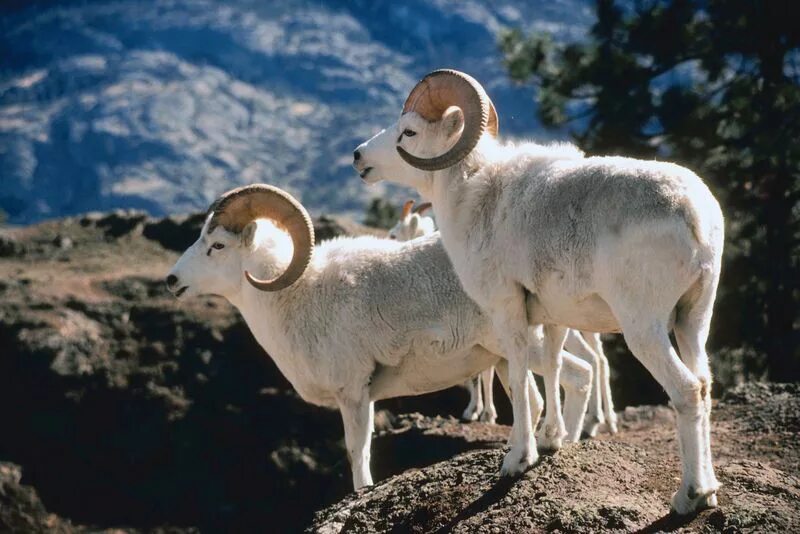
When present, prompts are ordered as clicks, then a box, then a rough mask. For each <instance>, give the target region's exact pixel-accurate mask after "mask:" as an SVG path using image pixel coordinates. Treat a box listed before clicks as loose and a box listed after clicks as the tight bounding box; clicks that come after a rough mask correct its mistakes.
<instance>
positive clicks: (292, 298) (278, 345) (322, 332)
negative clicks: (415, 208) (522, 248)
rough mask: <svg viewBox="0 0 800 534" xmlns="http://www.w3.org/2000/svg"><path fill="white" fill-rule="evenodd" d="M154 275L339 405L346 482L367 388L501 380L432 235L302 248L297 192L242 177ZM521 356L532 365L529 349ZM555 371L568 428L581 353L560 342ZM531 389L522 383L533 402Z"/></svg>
mask: <svg viewBox="0 0 800 534" xmlns="http://www.w3.org/2000/svg"><path fill="white" fill-rule="evenodd" d="M263 277H266V278H269V279H270V280H266V281H265V280H263V279H262V278H263ZM166 282H167V287H168V288H169V289H170V291H171V292H172V293H173V294H174V295H175V296H176V297H178V298H183V297H188V296H191V295H199V294H217V295H221V296H223V297H225V298H227V299H228V301H230V302H231V304H233V305H234V306H236V308H237V309H238V310H239V311H240V313H241V314H242V316H243V317H244V319H245V321H246V322H247V325H248V326H249V328H250V330H251V331H252V333H253V335H254V336H255V338H256V340H257V341H258V343H259V344H260V345H261V346H262V347H263V348H264V350H265V351H266V352H267V353H268V354H269V355H270V356H271V357H272V358H273V360H274V361H275V363H276V365H277V366H278V368H279V369H280V370H281V372H282V373H283V375H284V376H285V377H286V378H287V379H288V380H289V382H291V384H292V385H293V386H294V388H295V389H296V390H297V392H298V394H299V395H300V396H301V397H302V398H303V399H304V400H305V401H307V402H310V403H313V404H317V405H321V406H331V407H337V408H339V410H340V411H341V414H342V420H343V422H344V433H345V442H346V446H347V451H348V456H349V458H350V461H351V467H352V472H353V485H354V486H355V487H356V488H360V487H362V486H365V485H369V484H372V475H371V473H370V469H369V457H370V440H371V437H372V430H373V413H374V410H373V402H374V401H376V400H380V399H387V398H391V397H399V396H406V395H420V394H423V393H428V392H432V391H438V390H442V389H445V388H449V387H452V386H455V385H458V384H462V383H463V382H465V381H466V380H467V379H468V378H470V377H472V376H475V375H476V374H477V373H479V372H481V371H483V370H484V369H486V368H488V367H490V366H493V365H494V366H496V367H497V372H498V375H499V376H500V378H501V380H502V381H504V383H507V378H506V377H507V372H508V366H507V365H506V363H505V360H503V359H501V357H500V356H499V352H498V351H499V346H498V343H497V342H496V340H495V339H494V336H493V334H492V329H491V325H490V324H489V321H488V320H487V318H486V316H484V315H483V314H482V313H481V312H480V309H479V308H478V307H477V306H476V305H475V304H474V303H473V302H472V301H471V300H470V299H469V298H468V297H467V295H466V294H465V293H464V291H463V290H462V289H461V285H460V284H459V282H458V278H457V277H456V275H455V272H453V268H452V266H451V264H450V260H449V259H448V257H447V254H446V253H445V250H444V247H443V246H442V243H441V239H440V238H439V236H438V235H432V236H428V237H423V238H420V239H415V240H413V241H409V242H405V243H400V242H396V241H392V240H389V239H381V238H377V237H359V238H337V239H333V240H330V241H326V242H324V243H321V244H320V245H319V246H318V247H316V248H315V247H314V230H313V226H312V224H311V219H310V218H309V216H308V213H307V212H306V210H305V209H304V208H303V207H302V205H300V203H298V202H297V201H296V200H295V199H294V198H292V197H291V196H290V195H289V194H288V193H286V192H284V191H282V190H280V189H278V188H275V187H272V186H268V185H250V186H245V187H242V188H239V189H234V190H233V191H230V192H228V193H226V194H224V195H223V196H222V197H221V198H220V199H218V200H217V201H216V202H214V203H213V204H212V205H211V207H210V208H209V213H208V215H207V218H206V222H205V224H204V226H203V228H202V230H201V232H200V237H199V239H198V240H197V241H196V242H195V243H194V244H193V245H192V246H191V247H189V248H188V249H187V250H186V251H185V252H184V253H183V255H182V256H181V257H180V259H179V260H178V261H177V263H176V264H175V266H174V267H173V268H172V270H171V271H170V273H169V274H168V276H167V280H166ZM531 363H532V369H534V370H539V371H541V366H540V362H539V361H538V359H536V358H535V357H534V358H533V359H532V360H531ZM526 372H527V371H526ZM561 378H562V380H563V382H562V385H563V387H564V389H565V391H566V396H565V406H564V408H565V410H566V411H565V414H564V418H565V420H566V424H567V428H568V430H569V433H570V439H578V437H579V435H580V430H581V426H582V421H583V414H584V411H585V409H586V404H587V402H588V397H589V391H590V389H591V381H592V369H591V366H589V365H587V364H586V363H585V362H583V361H581V360H580V359H578V358H575V357H574V356H571V355H565V356H564V372H563V373H562V375H561ZM531 383H533V380H532V377H531ZM536 395H537V393H536V392H535V390H533V389H531V396H532V398H533V402H534V403H535V404H534V406H540V405H541V402H542V401H541V398H540V397H537V396H536Z"/></svg>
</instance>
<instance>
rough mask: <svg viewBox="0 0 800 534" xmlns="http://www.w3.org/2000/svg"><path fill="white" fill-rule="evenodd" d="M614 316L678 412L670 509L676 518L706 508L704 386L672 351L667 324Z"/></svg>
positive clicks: (712, 488)
mask: <svg viewBox="0 0 800 534" xmlns="http://www.w3.org/2000/svg"><path fill="white" fill-rule="evenodd" d="M617 316H618V317H619V319H620V324H621V326H622V331H623V334H624V336H625V341H626V342H627V344H628V347H629V348H630V349H631V352H633V354H634V355H635V356H636V357H637V358H638V359H639V361H640V362H642V364H643V365H644V366H645V367H646V368H647V370H648V371H650V373H651V374H652V375H653V377H654V378H655V379H656V380H657V381H658V383H659V384H661V386H662V387H663V388H664V389H665V390H666V392H667V395H669V398H670V400H671V401H672V404H673V406H674V407H675V411H676V412H677V422H678V445H679V449H680V455H681V463H682V465H683V474H682V477H681V485H680V488H679V489H678V491H677V492H676V493H675V494H674V495H673V497H672V507H673V509H674V510H675V511H676V512H678V513H679V514H687V513H690V512H693V511H695V510H697V509H699V508H703V507H705V506H708V505H709V504H711V503H710V502H709V500H710V499H711V496H712V495H713V494H714V493H715V492H716V486H715V485H711V484H710V483H709V481H708V480H706V476H705V475H704V465H705V462H706V458H707V455H706V440H705V439H704V437H703V431H704V424H703V420H704V418H705V415H706V408H705V405H704V401H703V388H704V385H703V383H702V382H701V381H700V380H699V379H698V378H697V377H696V376H695V374H694V373H693V372H692V371H691V370H690V369H689V368H688V367H687V366H686V365H685V364H684V363H683V362H682V361H681V360H680V358H679V357H678V354H677V353H676V352H675V349H673V348H672V344H671V343H670V339H669V334H668V331H667V324H666V321H663V320H659V319H653V320H650V321H648V320H647V319H646V318H643V317H624V315H623V314H617Z"/></svg>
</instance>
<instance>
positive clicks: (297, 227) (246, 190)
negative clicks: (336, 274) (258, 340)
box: [208, 184, 314, 291]
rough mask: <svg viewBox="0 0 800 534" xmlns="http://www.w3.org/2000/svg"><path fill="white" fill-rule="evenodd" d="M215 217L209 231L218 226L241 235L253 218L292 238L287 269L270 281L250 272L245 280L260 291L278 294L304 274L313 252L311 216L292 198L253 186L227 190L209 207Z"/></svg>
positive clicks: (262, 186)
mask: <svg viewBox="0 0 800 534" xmlns="http://www.w3.org/2000/svg"><path fill="white" fill-rule="evenodd" d="M212 208H213V210H214V214H213V216H212V218H211V221H210V222H209V225H208V228H209V230H208V231H209V232H211V231H213V230H214V228H216V226H217V225H220V226H222V227H223V228H225V229H226V230H228V231H229V232H233V233H237V234H238V233H241V232H242V230H244V228H245V226H247V225H248V224H249V223H250V222H252V221H254V220H255V219H261V218H264V219H271V220H272V221H274V222H275V223H276V224H277V225H278V226H280V227H281V228H283V229H285V230H286V231H287V232H288V233H289V236H290V237H291V238H292V244H293V245H294V252H293V254H292V260H291V261H290V262H289V266H288V267H287V268H286V270H285V271H284V272H283V273H282V274H280V275H278V277H277V278H275V279H273V280H260V279H258V278H256V277H254V276H253V275H251V274H250V273H249V272H247V271H245V273H244V275H245V278H247V281H248V282H250V284H251V285H252V286H253V287H255V288H256V289H260V290H261V291H279V290H281V289H285V288H287V287H289V286H290V285H292V284H293V283H295V282H296V281H297V279H298V278H300V276H302V274H303V273H304V272H305V270H306V268H307V267H308V263H309V262H310V261H311V254H312V253H313V251H314V226H313V224H312V223H311V217H310V216H309V215H308V212H307V211H306V210H305V208H303V206H302V204H300V202H298V201H297V200H296V199H295V198H294V197H293V196H292V195H290V194H289V193H287V192H286V191H283V190H282V189H279V188H277V187H274V186H271V185H265V184H254V185H247V186H244V187H239V188H237V189H234V190H232V191H228V192H227V193H225V194H224V195H223V196H222V197H220V198H219V199H218V200H217V201H216V202H215V203H214V204H212Z"/></svg>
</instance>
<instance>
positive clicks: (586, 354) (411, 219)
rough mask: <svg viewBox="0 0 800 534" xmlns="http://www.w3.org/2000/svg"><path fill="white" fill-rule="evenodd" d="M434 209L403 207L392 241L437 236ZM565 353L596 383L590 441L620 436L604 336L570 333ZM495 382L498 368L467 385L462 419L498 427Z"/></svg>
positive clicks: (587, 419)
mask: <svg viewBox="0 0 800 534" xmlns="http://www.w3.org/2000/svg"><path fill="white" fill-rule="evenodd" d="M431 207H432V204H431V203H430V202H424V203H422V204H420V205H419V206H417V207H416V208H414V201H413V200H407V201H406V202H405V204H403V209H402V211H401V213H400V219H399V220H398V221H397V223H396V224H395V225H394V226H393V227H392V228H391V229H390V230H389V238H390V239H397V240H398V241H408V240H410V239H415V238H417V237H421V236H424V235H430V234H432V233H433V232H435V231H436V227H435V223H434V221H433V219H432V218H431V217H425V216H424V215H423V214H424V213H425V211H427V210H428V209H430V208H431ZM412 208H413V209H412ZM564 349H566V350H567V352H569V353H571V354H574V355H576V356H578V357H579V358H581V359H582V360H584V361H586V362H588V363H589V365H591V366H592V373H593V379H594V382H593V383H592V392H591V394H590V396H589V405H588V407H587V410H586V417H585V418H584V428H583V431H584V432H585V433H586V434H587V435H589V436H590V437H594V436H595V435H597V430H598V428H599V427H600V426H601V425H604V424H605V425H606V428H607V429H608V431H609V432H611V433H612V434H616V433H617V414H616V413H615V412H614V403H613V401H612V397H611V383H610V377H609V374H610V373H609V366H608V359H607V358H606V355H605V352H604V351H603V343H602V341H601V340H600V334H598V333H596V332H586V331H584V332H578V331H577V330H573V329H569V331H568V332H567V337H566V340H565V341H564ZM493 382H494V367H489V368H488V369H486V370H485V371H483V372H482V373H481V374H479V375H477V376H476V377H474V378H473V379H472V380H469V381H468V382H467V383H466V387H467V390H468V391H469V404H467V407H466V408H465V409H464V412H463V413H462V414H461V417H462V419H464V420H465V421H483V422H487V423H494V422H495V421H496V420H497V408H496V407H495V405H494V391H493V388H492V383H493Z"/></svg>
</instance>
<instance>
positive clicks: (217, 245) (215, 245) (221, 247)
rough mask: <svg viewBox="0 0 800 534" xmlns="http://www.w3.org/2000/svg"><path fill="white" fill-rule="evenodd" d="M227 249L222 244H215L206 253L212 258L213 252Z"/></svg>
mask: <svg viewBox="0 0 800 534" xmlns="http://www.w3.org/2000/svg"><path fill="white" fill-rule="evenodd" d="M223 248H225V245H223V244H222V243H213V244H212V245H211V246H210V247H208V251H207V252H206V256H211V250H212V249H214V250H220V249H223Z"/></svg>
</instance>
